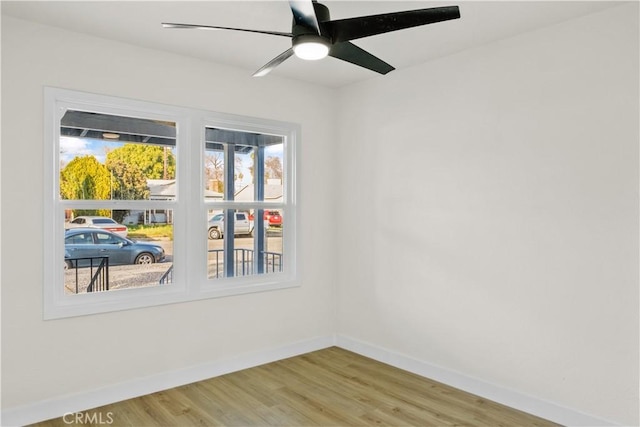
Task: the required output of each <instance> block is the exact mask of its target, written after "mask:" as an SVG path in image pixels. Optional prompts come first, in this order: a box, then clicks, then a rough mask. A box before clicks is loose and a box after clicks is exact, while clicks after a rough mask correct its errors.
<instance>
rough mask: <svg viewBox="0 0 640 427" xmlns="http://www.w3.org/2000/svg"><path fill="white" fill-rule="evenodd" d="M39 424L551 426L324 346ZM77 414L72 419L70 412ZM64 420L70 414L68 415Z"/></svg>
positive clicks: (552, 424)
mask: <svg viewBox="0 0 640 427" xmlns="http://www.w3.org/2000/svg"><path fill="white" fill-rule="evenodd" d="M74 417H75V415H67V416H66V418H65V419H63V418H59V419H55V420H49V421H46V422H42V423H39V424H35V425H36V426H40V427H53V426H56V427H57V426H61V427H62V426H69V425H80V424H83V422H84V424H87V425H88V424H91V425H111V426H136V427H143V426H180V427H186V426H420V427H424V426H460V425H465V426H491V427H497V426H523V427H524V426H555V425H556V424H554V423H551V422H548V421H545V420H542V419H540V418H536V417H534V416H532V415H529V414H525V413H523V412H520V411H516V410H513V409H510V408H507V407H505V406H502V405H499V404H497V403H495V402H491V401H488V400H486V399H483V398H480V397H478V396H474V395H472V394H468V393H465V392H462V391H460V390H456V389H454V388H451V387H448V386H445V385H443V384H440V383H437V382H434V381H431V380H428V379H425V378H423V377H420V376H418V375H414V374H411V373H409V372H406V371H402V370H400V369H397V368H394V367H391V366H389V365H385V364H383V363H380V362H377V361H374V360H371V359H368V358H366V357H362V356H359V355H357V354H355V353H351V352H349V351H347V350H343V349H340V348H337V347H331V348H327V349H324V350H319V351H315V352H312V353H307V354H304V355H302V356H296V357H292V358H289V359H285V360H280V361H278V362H274V363H269V364H266V365H262V366H258V367H255V368H251V369H246V370H243V371H239V372H234V373H231V374H228V375H223V376H219V377H216V378H212V379H209V380H205V381H201V382H197V383H193V384H189V385H186V386H182V387H177V388H174V389H170V390H166V391H162V392H158V393H153V394H150V395H147V396H142V397H138V398H135V399H131V400H127V401H123V402H119V403H115V404H112V405H107V406H103V407H100V408H96V409H92V410H89V411H86V412H85V413H82V414H79V415H77V417H78V418H74ZM76 419H77V420H78V421H80V422H79V423H75V422H74V420H76ZM69 421H72V423H70V422H69Z"/></svg>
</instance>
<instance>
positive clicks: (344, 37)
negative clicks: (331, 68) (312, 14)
mask: <svg viewBox="0 0 640 427" xmlns="http://www.w3.org/2000/svg"><path fill="white" fill-rule="evenodd" d="M457 18H460V10H459V9H458V6H447V7H432V8H429V9H418V10H407V11H404V12H395V13H383V14H381V15H371V16H360V17H357V18H347V19H338V20H335V21H328V22H324V23H323V25H324V26H325V27H326V29H327V30H328V31H329V34H330V35H331V40H332V41H333V42H334V43H338V42H344V41H348V40H355V39H359V38H361V37H368V36H373V35H376V34H382V33H388V32H391V31H397V30H403V29H405V28H411V27H417V26H420V25H426V24H433V23H436V22H441V21H448V20H450V19H457Z"/></svg>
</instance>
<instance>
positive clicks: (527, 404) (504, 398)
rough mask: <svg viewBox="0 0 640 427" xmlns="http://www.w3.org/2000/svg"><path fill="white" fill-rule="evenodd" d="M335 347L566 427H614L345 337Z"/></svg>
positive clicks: (539, 400)
mask: <svg viewBox="0 0 640 427" xmlns="http://www.w3.org/2000/svg"><path fill="white" fill-rule="evenodd" d="M335 345H336V346H338V347H341V348H344V349H345V350H349V351H352V352H354V353H358V354H360V355H362V356H366V357H369V358H371V359H374V360H377V361H379V362H383V363H386V364H388V365H391V366H394V367H396V368H400V369H403V370H405V371H409V372H412V373H414V374H417V375H420V376H423V377H426V378H430V379H432V380H434V381H438V382H441V383H443V384H446V385H449V386H452V387H455V388H457V389H460V390H464V391H466V392H469V393H472V394H475V395H477V396H480V397H483V398H486V399H489V400H492V401H494V402H498V403H501V404H503V405H506V406H509V407H511V408H514V409H518V410H520V411H523V412H527V413H529V414H532V415H535V416H538V417H540V418H544V419H546V420H549V421H553V422H556V423H558V424H562V425H565V426H598V427H601V426H617V425H619V424H616V423H614V422H611V421H607V420H603V419H600V418H597V417H594V416H591V415H588V414H584V413H582V412H579V411H575V410H573V409H569V408H565V407H563V406H560V405H557V404H555V403H552V402H548V401H545V400H542V399H538V398H536V397H532V396H528V395H525V394H522V393H519V392H517V391H514V390H510V389H507V388H504V387H500V386H497V385H494V384H490V383H487V382H484V381H482V380H479V379H476V378H472V377H469V376H466V375H464V374H462V373H459V372H455V371H452V370H449V369H446V368H443V367H440V366H436V365H432V364H430V363H427V362H424V361H421V360H417V359H413V358H411V357H408V356H405V355H402V354H399V353H396V352H393V351H390V350H387V349H385V348H382V347H378V346H375V345H373V344H369V343H365V342H362V341H359V340H356V339H353V338H350V337H347V336H344V335H337V336H336V343H335Z"/></svg>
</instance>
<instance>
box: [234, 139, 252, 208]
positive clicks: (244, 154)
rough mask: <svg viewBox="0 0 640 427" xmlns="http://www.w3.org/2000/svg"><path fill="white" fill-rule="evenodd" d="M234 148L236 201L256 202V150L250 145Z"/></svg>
mask: <svg viewBox="0 0 640 427" xmlns="http://www.w3.org/2000/svg"><path fill="white" fill-rule="evenodd" d="M234 148H235V155H234V166H235V167H234V172H235V173H234V200H237V201H241V202H252V201H254V200H256V198H255V193H256V188H255V186H254V182H255V180H254V174H255V170H256V168H255V160H256V150H255V149H254V147H250V146H248V145H235V146H234Z"/></svg>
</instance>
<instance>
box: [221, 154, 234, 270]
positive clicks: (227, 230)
mask: <svg viewBox="0 0 640 427" xmlns="http://www.w3.org/2000/svg"><path fill="white" fill-rule="evenodd" d="M235 149H236V147H235V145H234V144H225V145H224V164H225V177H224V199H225V200H227V201H230V202H232V201H233V200H234V197H235V185H234V184H235ZM235 219H236V218H235V209H226V210H225V220H224V271H225V277H233V276H234V253H235V250H234V249H235V241H234V237H235Z"/></svg>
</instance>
